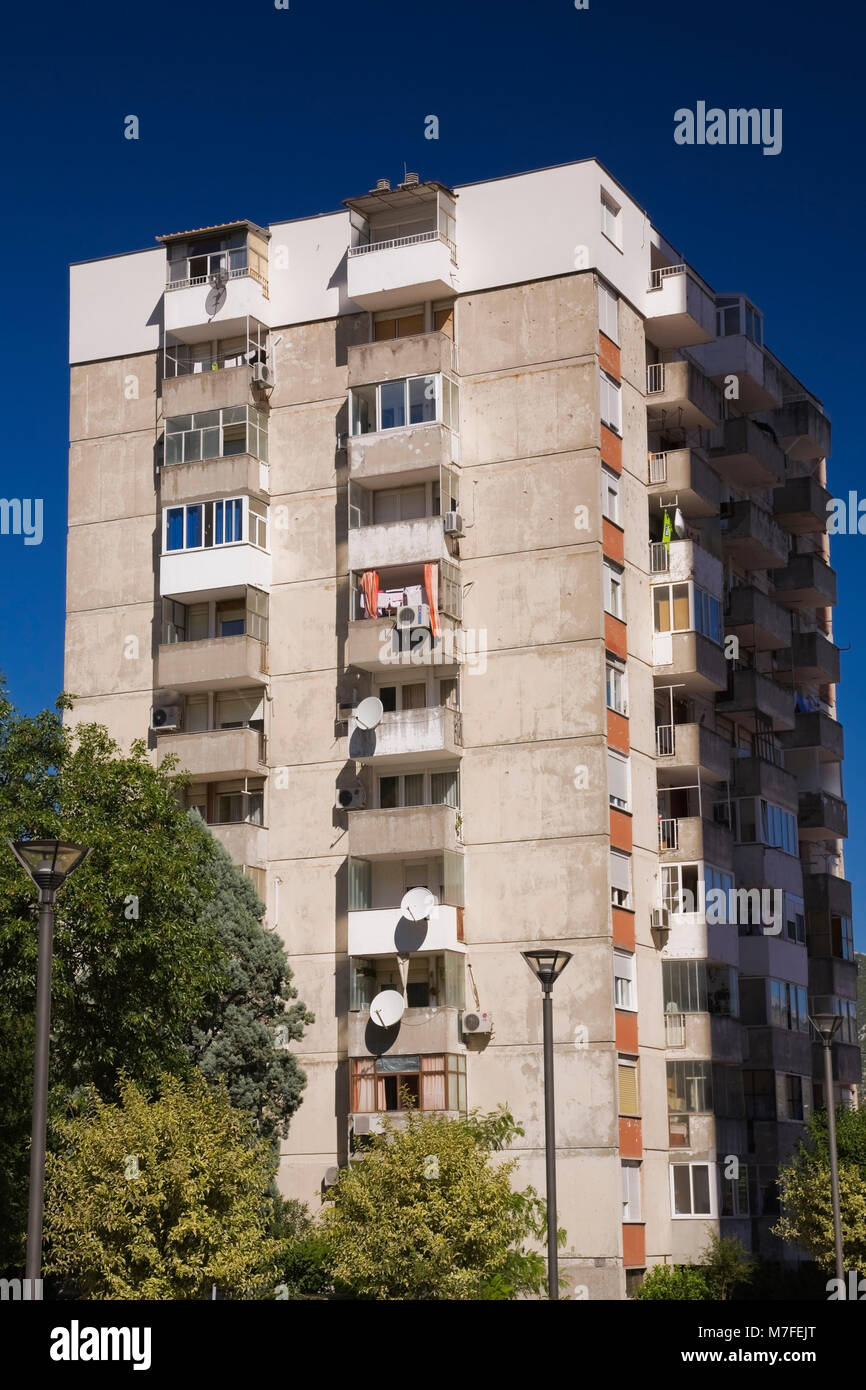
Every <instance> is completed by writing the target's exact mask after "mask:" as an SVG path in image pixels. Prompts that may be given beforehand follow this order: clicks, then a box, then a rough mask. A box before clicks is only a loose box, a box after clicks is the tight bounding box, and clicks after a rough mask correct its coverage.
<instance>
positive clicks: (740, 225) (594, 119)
mask: <svg viewBox="0 0 866 1390" xmlns="http://www.w3.org/2000/svg"><path fill="white" fill-rule="evenodd" d="M290 5H291V7H290V9H289V10H288V11H282V10H280V11H278V10H276V9H275V8H274V5H273V0H243V3H237V4H234V5H230V4H227V3H224V0H210V3H207V4H203V3H197V4H191V3H189V0H178V2H177V3H175V4H166V3H164V2H163V3H159V2H158V3H149V4H119V3H117V0H113V3H111V4H104V3H96V4H87V5H85V6H76V5H68V4H64V5H58V4H53V3H48V4H41V5H29V6H20V7H16V10H15V12H13V13H11V14H10V13H9V12H8V11H7V16H6V18H4V21H3V40H4V42H3V49H4V52H5V63H4V74H3V76H4V80H3V84H2V91H0V103H2V112H3V123H2V138H3V146H4V147H3V156H2V159H3V175H4V178H3V189H4V192H5V194H6V199H5V203H6V208H7V219H8V220H7V232H6V253H5V271H6V274H5V276H4V280H5V284H4V291H3V293H4V298H5V305H4V309H5V322H6V329H5V332H4V333H3V335H2V349H0V351H2V359H3V371H2V382H3V387H4V394H5V400H4V418H5V420H6V443H5V448H4V449H3V454H2V480H0V481H2V488H0V495H3V496H6V497H8V496H18V497H27V496H31V497H32V496H35V495H40V494H41V495H42V497H43V498H44V502H45V538H44V540H43V543H42V545H41V546H38V547H37V546H30V547H25V546H24V545H23V543H22V541H21V539H20V538H14V537H9V536H6V537H0V584H2V589H3V593H4V595H5V597H6V602H5V603H4V604H3V605H2V613H0V669H3V670H4V671H5V672H6V675H7V678H8V681H9V686H10V690H11V694H12V696H13V698H14V699H15V700H16V702H17V703H18V704H19V706H20V707H21V708H22V709H24V710H27V711H35V710H37V709H38V708H40V707H41V706H43V705H45V704H47V703H50V702H52V701H53V700H54V698H55V696H56V694H57V692H58V690H59V689H60V688H61V685H62V672H63V664H62V653H63V612H64V549H65V526H66V520H65V517H66V479H65V474H66V449H67V369H66V331H67V264H68V262H70V261H75V260H84V259H87V258H91V257H97V256H103V255H108V254H111V253H115V252H120V251H126V250H132V249H136V248H140V247H146V246H151V245H153V238H154V236H155V235H156V234H157V233H160V232H169V231H176V230H178V229H180V228H184V227H195V226H202V225H207V224H209V223H216V222H222V221H226V220H230V219H233V218H238V217H249V218H253V219H254V220H256V221H259V222H263V223H266V222H268V221H271V220H276V219H281V218H291V217H297V216H304V215H307V214H311V213H316V212H321V211H325V210H328V209H331V208H335V207H338V206H339V205H340V202H341V200H342V199H343V198H345V197H349V196H351V195H353V194H358V193H361V192H364V191H365V190H366V189H368V188H370V187H371V186H372V184H373V182H374V181H375V179H376V178H379V177H390V178H391V179H392V181H394V180H396V179H397V178H398V176H400V175H401V173H402V169H403V163H404V161H405V163H406V164H407V165H408V167H409V168H410V169H417V170H418V171H419V173H420V174H421V177H422V178H425V177H427V178H430V177H432V178H438V179H441V180H443V181H444V182H446V183H461V182H468V181H470V180H473V179H484V178H491V177H494V176H496V175H501V174H509V173H514V172H518V171H520V170H524V169H532V168H537V167H539V166H543V165H548V164H558V163H563V162H565V161H568V160H572V159H582V158H586V157H588V156H596V157H597V158H599V159H601V160H602V162H603V163H604V164H606V165H607V167H608V168H609V169H610V170H611V172H612V173H613V174H614V175H615V176H616V177H617V178H618V179H619V180H620V181H621V182H622V183H623V184H624V185H625V186H626V188H627V189H628V190H629V191H630V192H631V194H632V195H633V196H634V197H635V198H636V199H637V200H638V201H639V202H641V203H643V205H644V206H645V207H646V208H647V209H648V211H649V212H650V214H651V215H652V217H653V218H654V219H655V221H656V223H657V225H659V226H660V228H661V229H662V231H663V232H664V233H665V234H666V235H667V236H668V238H669V239H670V240H671V241H672V242H673V244H674V245H675V246H677V247H678V248H680V249H681V250H682V252H683V253H684V255H685V256H686V257H687V258H688V259H689V260H690V261H691V262H692V263H693V264H694V265H695V266H696V268H697V269H698V270H699V271H700V272H701V273H702V274H703V275H704V276H705V278H706V279H707V280H709V282H710V284H711V285H712V286H713V287H714V288H715V289H716V290H725V289H734V290H746V291H747V292H748V293H749V294H750V295H751V296H752V298H753V299H754V300H755V301H756V303H757V304H758V305H759V306H760V307H761V308H762V309H763V311H764V314H765V316H766V318H765V324H766V338H767V342H768V345H769V346H770V347H771V348H772V349H773V351H774V352H776V354H777V355H778V356H779V357H780V358H781V359H782V360H783V361H784V362H786V363H787V364H788V365H790V367H791V368H792V369H793V370H794V371H795V372H796V373H797V374H798V375H799V376H800V377H801V379H802V380H803V381H804V382H805V383H806V385H807V386H808V387H809V388H810V389H811V390H813V391H814V392H815V393H816V394H817V395H818V396H820V397H821V398H822V399H823V401H824V402H825V406H826V408H827V411H828V413H829V414H830V416H831V418H832V421H833V427H834V428H833V435H834V443H833V455H832V459H831V473H830V483H831V488H832V490H833V491H834V492H835V493H836V494H837V495H845V494H846V493H847V491H848V489H849V488H856V487H857V486H858V481H859V472H858V469H859V464H860V452H859V441H858V432H857V421H858V417H859V415H860V412H861V411H862V408H863V401H864V394H866V393H864V384H863V349H862V333H863V327H862V325H863V317H864V308H866V302H864V293H863V268H862V263H863V249H862V248H863V223H864V215H866V208H864V180H863V167H864V164H863V149H864V133H866V132H864V125H866V122H864V108H863V101H862V34H863V28H862V16H861V14H860V11H859V9H858V7H856V6H854V5H850V6H848V7H843V6H840V5H839V4H832V3H829V4H828V3H825V4H821V5H816V4H814V3H809V4H806V3H804V0H788V3H782V0H763V3H758V4H756V3H755V0H725V3H723V4H722V3H719V4H715V5H711V6H701V5H696V4H694V3H693V4H689V5H683V4H681V3H679V4H673V3H670V0H653V3H642V4H639V3H637V0H590V8H589V10H586V11H577V10H575V8H574V4H573V0H535V2H534V3H532V4H527V3H517V2H516V0H499V2H497V0H434V3H425V4H420V3H414V4H412V3H408V4H407V3H406V2H405V0H365V3H363V4H360V3H357V0H356V2H355V3H352V4H348V3H345V0H341V2H340V3H330V2H329V0H290ZM846 8H847V14H846V12H845V10H846ZM858 21H859V30H858V28H857V27H855V26H857V25H858ZM700 99H703V100H705V101H706V102H707V104H708V105H718V106H721V107H723V108H727V107H729V106H747V107H748V106H757V107H781V108H782V110H783V112H784V118H783V149H782V153H781V154H780V155H778V156H777V157H767V156H764V155H763V154H762V153H761V151H760V149H759V148H737V147H735V148H724V147H715V148H709V147H703V148H699V147H693V148H686V147H680V146H677V145H675V144H674V141H673V128H674V121H673V114H674V111H675V110H676V108H677V107H681V106H688V107H692V108H694V105H695V103H696V102H697V101H698V100H700ZM129 114H134V115H137V116H138V117H139V120H140V136H141V138H140V139H139V140H138V141H137V142H133V141H127V140H125V139H124V138H123V120H124V117H125V116H127V115H129ZM429 114H435V115H437V116H438V117H439V122H440V138H439V140H438V141H427V140H425V139H424V117H425V116H427V115H429ZM502 234H503V236H507V234H508V229H507V228H506V227H504V228H503V229H502ZM864 496H866V488H864ZM864 555H866V539H864V538H861V537H859V536H856V537H838V538H837V539H836V541H835V545H834V563H835V566H836V568H837V570H838V573H839V590H840V603H839V607H838V609H837V612H836V639H837V641H838V643H839V645H840V646H841V647H842V648H843V653H844V654H843V666H842V673H843V680H842V686H841V690H840V712H841V718H842V719H843V721H844V723H845V736H846V746H847V754H848V756H847V762H846V789H847V792H848V794H849V813H850V826H851V839H850V840H849V843H848V853H847V863H848V873H849V876H850V877H851V878H852V879H853V880H854V884H855V921H856V916H857V913H856V908H857V904H858V902H862V901H864V898H863V892H864V891H866V853H864V850H866V810H864V809H863V803H862V800H861V798H859V797H858V795H857V793H858V791H859V790H860V788H861V786H862V785H863V781H864V777H866V733H864V730H863V721H862V719H861V717H860V709H859V698H858V694H859V692H858V687H859V685H860V683H861V681H862V680H863V678H864V675H866V658H864V647H863V644H862V643H860V642H859V640H858V633H860V632H861V631H862V628H863V624H864V584H863V579H862V572H861V571H860V566H861V565H862V564H863V557H864ZM848 647H850V651H847V652H845V651H844V649H845V648H848ZM859 941H860V945H861V949H862V947H863V946H864V945H866V936H864V931H863V930H862V928H861V930H860V932H859Z"/></svg>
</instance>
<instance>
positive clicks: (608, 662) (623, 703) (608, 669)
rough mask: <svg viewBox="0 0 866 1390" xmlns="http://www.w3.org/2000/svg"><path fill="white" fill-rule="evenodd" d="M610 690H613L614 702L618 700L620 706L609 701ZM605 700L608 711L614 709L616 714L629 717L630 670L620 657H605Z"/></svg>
mask: <svg viewBox="0 0 866 1390" xmlns="http://www.w3.org/2000/svg"><path fill="white" fill-rule="evenodd" d="M609 673H610V674H609ZM611 676H612V679H611ZM609 689H612V690H613V696H614V700H617V699H618V700H619V703H618V704H613V705H612V704H611V703H610V701H609V700H608V690H609ZM604 698H605V705H606V708H607V709H612V710H613V712H614V714H621V715H623V716H624V717H626V718H627V717H628V668H627V666H626V664H625V662H624V661H623V660H622V659H621V658H620V657H614V656H610V655H608V656H606V657H605V661H604Z"/></svg>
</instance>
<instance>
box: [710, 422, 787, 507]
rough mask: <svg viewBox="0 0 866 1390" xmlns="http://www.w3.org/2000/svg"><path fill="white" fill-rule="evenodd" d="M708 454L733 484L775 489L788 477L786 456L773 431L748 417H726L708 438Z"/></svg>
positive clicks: (744, 487)
mask: <svg viewBox="0 0 866 1390" xmlns="http://www.w3.org/2000/svg"><path fill="white" fill-rule="evenodd" d="M706 447H707V454H708V456H709V460H710V463H711V464H712V466H713V468H715V469H717V470H718V472H719V473H720V474H721V475H722V477H723V478H724V479H725V481H726V482H727V483H729V484H730V485H731V487H734V488H738V489H741V490H743V491H749V490H751V489H754V488H772V487H775V486H776V485H777V484H778V483H780V482H781V481H782V479H783V478H784V476H785V455H784V453H783V451H782V449H781V448H780V447H779V444H778V442H777V441H776V438H775V435H774V434H773V432H772V430H771V429H769V427H768V426H766V425H760V424H758V423H757V422H756V421H754V420H747V419H746V418H745V417H742V418H740V419H735V420H726V421H725V422H724V424H722V425H721V426H719V428H718V429H715V430H713V431H712V433H711V434H710V435H708V436H707V438H706Z"/></svg>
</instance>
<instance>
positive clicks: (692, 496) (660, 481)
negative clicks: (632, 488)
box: [649, 449, 722, 517]
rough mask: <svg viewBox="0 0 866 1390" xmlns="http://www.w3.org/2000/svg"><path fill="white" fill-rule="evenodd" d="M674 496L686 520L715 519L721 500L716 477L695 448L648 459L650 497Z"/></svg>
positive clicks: (665, 497) (654, 455)
mask: <svg viewBox="0 0 866 1390" xmlns="http://www.w3.org/2000/svg"><path fill="white" fill-rule="evenodd" d="M672 493H673V494H675V495H676V497H677V499H678V501H679V505H680V507H681V508H682V510H683V514H684V515H685V516H688V517H703V516H715V515H716V514H717V513H718V510H719V507H720V505H721V500H722V485H721V481H720V480H719V477H718V475H717V474H716V473H714V472H713V470H712V468H710V466H709V464H708V463H707V461H706V459H705V458H704V457H703V455H702V454H700V453H699V452H698V451H697V450H696V449H668V450H666V451H665V452H663V453H659V454H650V456H649V495H650V497H659V498H663V499H665V500H667V499H669V498H670V496H671V494H672Z"/></svg>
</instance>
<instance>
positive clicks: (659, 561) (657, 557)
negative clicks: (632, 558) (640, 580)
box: [649, 541, 671, 574]
mask: <svg viewBox="0 0 866 1390" xmlns="http://www.w3.org/2000/svg"><path fill="white" fill-rule="evenodd" d="M649 549H650V573H651V574H667V572H668V570H669V569H670V567H671V551H670V546H669V545H667V544H666V543H665V542H664V541H650V548H649Z"/></svg>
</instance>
